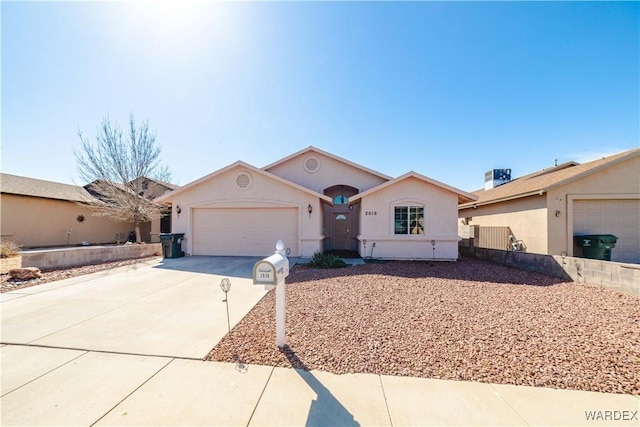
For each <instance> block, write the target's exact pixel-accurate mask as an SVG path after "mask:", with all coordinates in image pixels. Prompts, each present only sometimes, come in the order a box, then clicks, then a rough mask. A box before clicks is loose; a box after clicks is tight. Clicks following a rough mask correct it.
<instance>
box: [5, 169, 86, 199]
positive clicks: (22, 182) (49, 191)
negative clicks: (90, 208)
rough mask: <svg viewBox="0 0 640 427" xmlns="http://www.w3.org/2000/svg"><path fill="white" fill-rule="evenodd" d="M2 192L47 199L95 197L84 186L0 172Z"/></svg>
mask: <svg viewBox="0 0 640 427" xmlns="http://www.w3.org/2000/svg"><path fill="white" fill-rule="evenodd" d="M0 190H1V191H2V193H7V194H17V195H20V196H32V197H43V198H46V199H56V200H68V201H71V202H91V201H95V199H94V198H93V197H91V195H90V194H89V193H88V192H87V191H86V190H85V189H84V188H82V187H79V186H76V185H70V184H62V183H60V182H52V181H45V180H42V179H35V178H27V177H24V176H17V175H9V174H6V173H3V174H0Z"/></svg>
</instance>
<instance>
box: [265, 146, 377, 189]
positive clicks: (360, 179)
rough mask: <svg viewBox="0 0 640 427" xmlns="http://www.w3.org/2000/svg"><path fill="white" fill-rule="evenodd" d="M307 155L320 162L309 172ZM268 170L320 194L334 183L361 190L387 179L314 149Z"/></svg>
mask: <svg viewBox="0 0 640 427" xmlns="http://www.w3.org/2000/svg"><path fill="white" fill-rule="evenodd" d="M308 157H315V158H317V159H318V160H319V162H320V167H319V168H318V170H317V171H316V172H314V173H309V172H307V171H306V170H305V169H304V161H305V160H306V159H307V158H308ZM268 171H269V172H270V173H272V174H274V175H278V176H280V177H282V178H285V179H287V180H289V181H291V182H295V183H296V184H299V185H302V186H303V187H307V188H309V189H311V190H313V191H316V192H318V193H320V194H322V192H323V190H324V189H325V188H328V187H331V186H334V185H350V186H352V187H355V188H357V189H358V190H359V191H360V192H363V191H365V190H368V189H369V188H372V187H375V186H376V185H379V184H382V183H384V182H386V181H387V180H386V179H384V178H382V177H380V176H378V175H374V174H372V173H369V172H367V171H364V170H362V169H358V168H355V167H353V166H351V165H348V164H345V163H343V162H340V161H338V160H336V159H333V158H331V157H328V156H325V155H323V154H320V153H317V152H315V151H314V152H310V153H305V154H303V155H301V156H299V157H294V158H292V159H289V160H287V161H286V162H283V163H280V164H277V165H275V166H273V167H271V168H269V169H268Z"/></svg>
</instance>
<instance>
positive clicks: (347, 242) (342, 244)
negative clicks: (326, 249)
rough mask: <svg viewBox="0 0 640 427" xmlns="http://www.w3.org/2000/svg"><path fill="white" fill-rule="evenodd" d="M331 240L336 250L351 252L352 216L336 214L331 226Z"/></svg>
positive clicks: (346, 213) (347, 213)
mask: <svg viewBox="0 0 640 427" xmlns="http://www.w3.org/2000/svg"><path fill="white" fill-rule="evenodd" d="M331 240H332V242H333V249H335V250H344V251H350V250H351V214H350V213H349V212H345V213H334V214H333V220H332V224H331Z"/></svg>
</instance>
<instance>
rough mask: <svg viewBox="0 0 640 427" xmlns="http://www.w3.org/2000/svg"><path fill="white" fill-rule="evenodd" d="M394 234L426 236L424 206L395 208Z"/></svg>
mask: <svg viewBox="0 0 640 427" xmlns="http://www.w3.org/2000/svg"><path fill="white" fill-rule="evenodd" d="M393 221H394V222H393V231H394V234H407V235H424V206H395V207H394V208H393Z"/></svg>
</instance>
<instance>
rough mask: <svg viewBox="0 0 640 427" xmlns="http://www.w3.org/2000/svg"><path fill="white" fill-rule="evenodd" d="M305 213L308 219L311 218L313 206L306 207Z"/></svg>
mask: <svg viewBox="0 0 640 427" xmlns="http://www.w3.org/2000/svg"><path fill="white" fill-rule="evenodd" d="M307 212H309V218H311V212H313V206H311V203H309V206H307Z"/></svg>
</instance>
